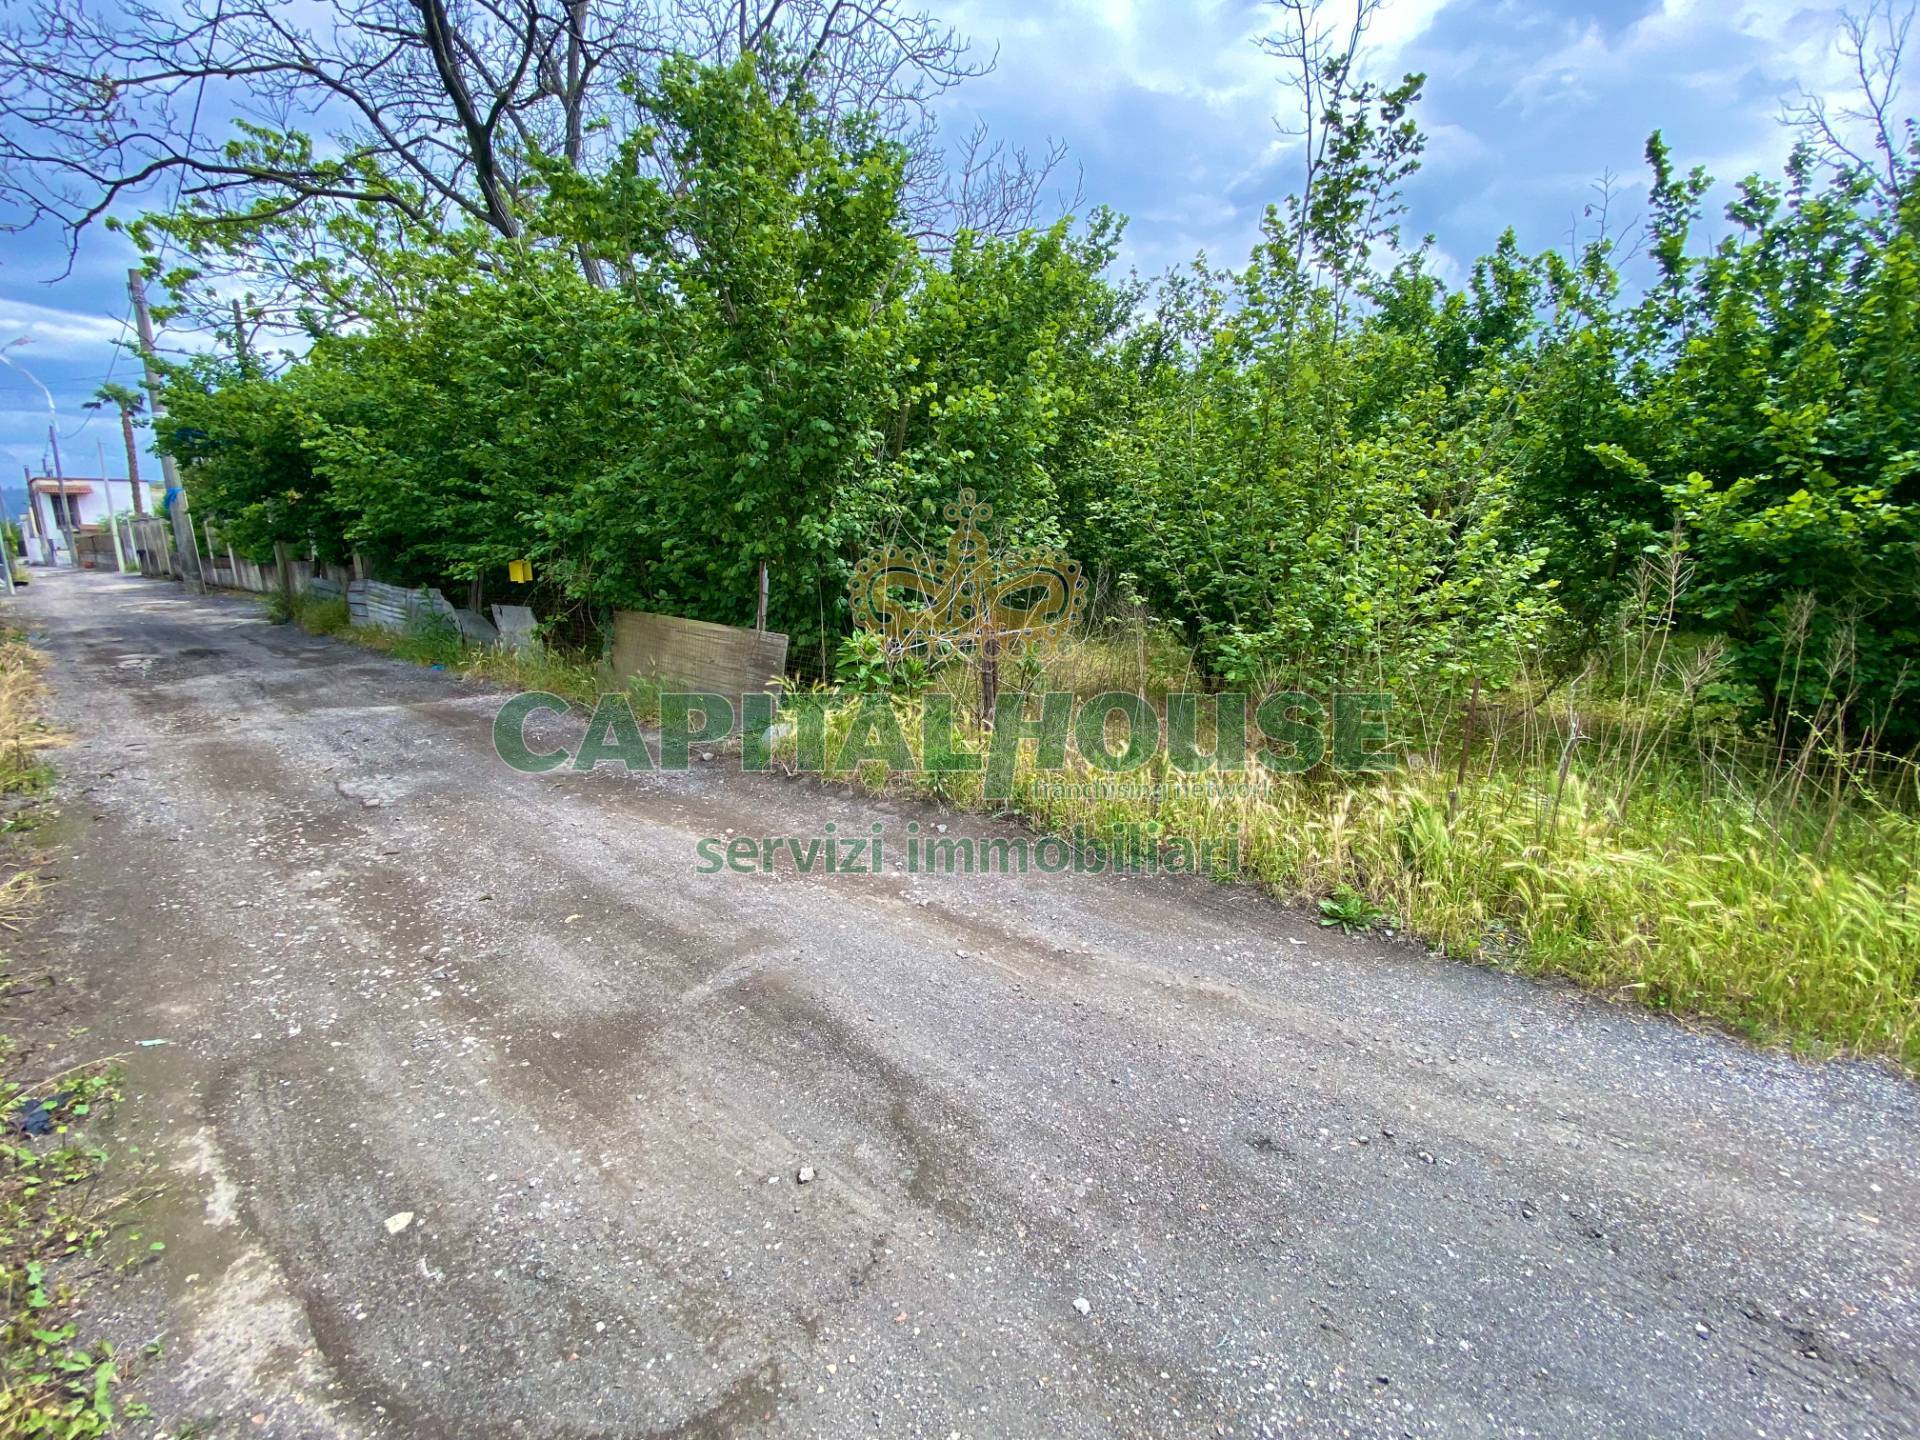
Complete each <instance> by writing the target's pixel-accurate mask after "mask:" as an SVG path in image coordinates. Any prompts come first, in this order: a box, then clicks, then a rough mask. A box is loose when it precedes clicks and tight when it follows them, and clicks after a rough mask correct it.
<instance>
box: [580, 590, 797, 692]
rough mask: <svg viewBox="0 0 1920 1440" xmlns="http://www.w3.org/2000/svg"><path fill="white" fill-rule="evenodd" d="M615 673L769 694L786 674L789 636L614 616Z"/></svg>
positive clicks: (674, 619) (665, 618) (627, 613)
mask: <svg viewBox="0 0 1920 1440" xmlns="http://www.w3.org/2000/svg"><path fill="white" fill-rule="evenodd" d="M612 659H613V669H614V673H615V674H616V675H618V676H620V677H621V678H622V679H626V678H628V677H630V676H635V675H638V676H641V677H643V678H645V679H649V680H657V681H659V682H660V683H661V684H664V685H674V686H683V687H685V688H686V689H688V690H704V691H709V692H711V693H713V694H715V695H729V696H732V695H742V694H745V693H746V692H748V691H750V690H764V689H766V688H767V687H768V686H769V685H770V684H772V683H773V682H774V681H776V680H778V679H780V678H781V677H782V676H783V675H784V674H785V673H786V666H787V637H786V636H784V635H781V634H779V633H777V632H775V631H772V630H743V629H740V628H739V627H737V626H733V625H712V624H709V623H707V622H706V621H704V620H683V619H681V618H680V617H678V616H676V615H655V614H651V613H649V612H647V611H644V610H616V611H614V612H613V656H612Z"/></svg>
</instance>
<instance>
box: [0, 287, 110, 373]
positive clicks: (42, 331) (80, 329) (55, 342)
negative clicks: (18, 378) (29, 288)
mask: <svg viewBox="0 0 1920 1440" xmlns="http://www.w3.org/2000/svg"><path fill="white" fill-rule="evenodd" d="M130 335H131V332H130V331H129V330H128V329H127V328H126V327H125V326H124V325H123V324H122V323H121V319H120V317H119V316H117V315H101V314H92V315H90V314H87V313H86V312H85V311H80V310H60V309H56V308H55V307H53V306H51V305H34V304H30V303H29V302H27V301H24V300H14V299H0V345H6V344H8V343H9V342H11V341H13V340H15V339H17V338H19V337H21V336H25V337H26V338H27V340H28V342H29V343H28V344H27V345H25V346H22V347H21V348H22V349H23V350H24V351H26V352H27V353H26V354H25V355H23V356H21V358H22V359H24V360H27V361H28V363H29V364H31V357H32V356H35V355H42V356H50V357H59V358H65V357H69V356H76V355H86V356H97V355H100V354H102V353H103V351H104V348H105V347H107V346H110V345H112V344H113V342H114V341H116V340H118V339H120V338H122V337H123V336H129V337H130Z"/></svg>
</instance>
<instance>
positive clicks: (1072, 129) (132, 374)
mask: <svg viewBox="0 0 1920 1440" xmlns="http://www.w3.org/2000/svg"><path fill="white" fill-rule="evenodd" d="M934 8H936V9H937V10H938V11H939V13H941V14H942V15H944V16H945V17H947V18H948V19H950V20H951V21H952V23H954V24H955V25H956V26H957V27H958V28H959V29H960V30H961V31H962V32H963V33H965V34H967V35H970V36H971V37H973V38H974V40H975V41H976V43H977V44H978V45H979V46H980V47H981V48H982V50H983V51H992V50H993V49H994V47H996V46H997V47H998V63H997V65H996V67H995V69H994V70H993V72H992V73H991V74H989V75H987V76H985V77H983V78H981V79H978V80H975V81H971V82H969V83H968V84H967V85H965V86H963V87H962V88H961V89H959V90H957V91H955V92H953V93H952V94H951V95H949V96H948V97H947V98H946V99H945V100H943V102H942V112H943V113H942V120H943V123H944V124H946V125H947V126H948V127H949V128H951V129H952V130H954V131H955V132H960V131H964V130H965V129H967V128H968V127H970V126H971V125H972V124H973V123H974V122H975V121H976V120H984V121H985V122H986V123H987V124H988V126H989V127H990V128H991V130H992V131H993V132H994V133H995V134H996V135H998V136H1002V137H1004V138H1006V139H1007V140H1009V141H1010V142H1013V143H1016V144H1025V145H1027V146H1028V147H1030V148H1032V149H1035V150H1039V149H1043V148H1044V147H1045V145H1046V143H1047V142H1048V141H1049V140H1050V139H1051V140H1059V141H1063V142H1065V143H1066V145H1067V146H1068V147H1069V149H1070V151H1071V153H1072V157H1073V163H1074V164H1075V165H1076V166H1077V170H1076V178H1077V179H1078V181H1079V183H1080V185H1081V186H1082V187H1083V190H1084V195H1085V198H1086V201H1087V202H1088V203H1101V204H1106V205H1109V206H1111V207H1112V208H1114V209H1115V210H1118V211H1120V212H1121V213H1122V214H1124V215H1126V216H1128V217H1129V227H1128V230H1127V239H1126V246H1125V249H1124V251H1123V256H1122V262H1123V264H1127V265H1131V266H1135V267H1137V268H1139V269H1140V270H1141V271H1142V272H1143V273H1146V274H1153V273H1157V272H1158V271H1160V270H1162V269H1164V268H1166V267H1167V266H1169V265H1173V264H1180V263H1183V262H1185V261H1188V260H1190V259H1192V258H1193V257H1194V256H1195V255H1196V254H1197V253H1199V252H1202V251H1204V252H1205V253H1206V254H1207V255H1208V256H1209V257H1210V258H1211V259H1212V260H1214V261H1215V262H1216V263H1222V264H1226V263H1235V264H1237V263H1239V262H1240V261H1242V260H1244V258H1245V256H1246V254H1247V251H1248V249H1249V248H1250V246H1251V245H1252V243H1253V241H1254V239H1255V237H1256V236H1257V233H1258V226H1259V220H1260V216H1261V214H1262V212H1263V211H1264V209H1265V207H1266V206H1267V205H1268V204H1269V203H1271V202H1273V201H1276V200H1278V199H1279V198H1280V197H1282V196H1283V195H1285V194H1286V193H1288V192H1289V191H1290V190H1291V189H1293V188H1294V186H1295V185H1296V183H1297V179H1298V175H1299V165H1300V155H1299V150H1298V147H1297V144H1296V143H1295V142H1293V141H1291V140H1289V139H1288V137H1287V136H1285V135H1284V134H1283V133H1281V131H1280V129H1279V128H1278V127H1277V126H1276V123H1275V118H1274V117H1275V115H1276V113H1278V112H1282V111H1283V110H1284V108H1285V107H1286V106H1287V104H1288V102H1289V100H1290V98H1291V92H1289V91H1287V90H1286V89H1285V88H1284V87H1283V85H1282V84H1281V74H1280V68H1279V62H1278V61H1276V60H1274V59H1272V58H1270V57H1269V56H1267V55H1265V54H1263V53H1262V51H1261V50H1260V48H1259V46H1258V44H1257V41H1258V39H1259V37H1260V36H1261V35H1263V34H1265V33H1267V32H1268V31H1270V30H1271V29H1272V28H1273V24H1274V22H1275V19H1276V16H1275V14H1274V12H1273V11H1272V10H1271V9H1269V8H1268V7H1267V6H1266V5H1264V4H1262V3H1258V0H1188V3H1152V0H1053V3H1048V0H953V3H946V4H940V3H939V0H934ZM1838 19H1839V11H1838V9H1836V8H1829V7H1824V6H1819V5H1807V4H1799V3H1794V0H1658V3H1631V0H1621V3H1612V4H1589V3H1574V0H1386V4H1385V7H1384V9H1383V10H1382V11H1381V13H1380V15H1379V17H1378V19H1377V21H1376V24H1375V26H1374V29H1373V32H1372V34H1371V36H1370V49H1369V54H1368V60H1367V65H1368V67H1369V69H1370V71H1371V73H1373V74H1374V75H1377V76H1380V77H1386V78H1397V77H1398V76H1399V75H1400V74H1401V73H1403V72H1405V71H1409V70H1418V71H1422V72H1424V73H1425V74H1426V76H1427V81H1426V91H1425V99H1424V101H1423V102H1422V104H1421V107H1420V109H1419V112H1418V114H1419V118H1420V120H1421V123H1422V125H1423V127H1424V129H1425V130H1426V131H1427V134H1428V136H1429V141H1428V147H1427V153H1426V157H1425V162H1424V165H1423V168H1422V170H1421V172H1420V174H1419V175H1418V176H1416V177H1415V178H1414V180H1413V181H1412V182H1411V184H1410V185H1409V187H1408V193H1407V199H1408V205H1409V214H1408V215H1407V217H1406V221H1405V223H1406V227H1407V229H1408V231H1409V232H1410V233H1411V234H1412V235H1414V236H1419V235H1422V234H1431V235H1432V236H1433V237H1434V244H1435V252H1434V263H1433V267H1432V268H1434V270H1435V271H1436V273H1438V274H1439V275H1440V276H1441V277H1442V278H1443V279H1447V280H1457V279H1459V278H1460V277H1461V276H1463V275H1464V274H1465V273H1466V270H1467V268H1468V267H1470V266H1471V264H1472V261H1473V258H1474V257H1475V256H1476V255H1478V254H1480V253H1481V252H1483V251H1484V250H1486V249H1488V248H1490V247H1491V245H1492V244H1493V242H1494V240H1495V239H1496V238H1497V237H1498V235H1499V234H1500V232H1501V230H1502V229H1504V228H1505V227H1507V226H1509V225H1511V226H1512V227H1513V228H1514V229H1515V230H1516V232H1517V233H1518V235H1519V239H1520V242H1521V244H1522V246H1523V247H1524V248H1526V249H1529V250H1539V249H1545V248H1548V247H1552V246H1562V247H1564V246H1566V245H1567V244H1568V243H1569V237H1570V235H1572V234H1573V233H1574V232H1575V231H1576V230H1578V229H1580V227H1585V230H1584V231H1583V232H1582V233H1590V232H1591V229H1592V226H1593V225H1594V223H1595V221H1594V218H1593V216H1592V215H1591V214H1590V213H1589V207H1590V206H1591V205H1592V202H1593V201H1594V200H1595V198H1596V195H1597V192H1596V190H1595V188H1594V187H1595V185H1596V182H1598V181H1599V180H1600V179H1601V178H1602V177H1603V176H1606V175H1609V174H1610V175H1612V176H1613V177H1614V195H1613V201H1612V211H1611V217H1610V218H1611V222H1612V224H1613V225H1615V226H1616V227H1617V226H1620V225H1623V224H1625V225H1630V224H1631V223H1632V221H1633V220H1634V218H1635V217H1636V216H1637V215H1638V214H1639V211H1640V207H1641V205H1642V203H1643V201H1644V197H1645V190H1646V184H1645V167H1644V164H1643V162H1642V158H1641V157H1642V152H1643V149H1644V146H1645V142H1646V137H1647V134H1648V132H1650V131H1651V130H1653V129H1655V128H1658V129H1661V130H1662V131H1664V132H1665V135H1666V138H1667V140H1668V142H1669V144H1670V145H1671V146H1672V147H1673V149H1674V152H1675V158H1676V160H1677V161H1678V162H1679V163H1680V165H1681V166H1682V167H1691V166H1692V165H1695V164H1701V165H1704V166H1706V167H1707V169H1708V170H1709V171H1710V172H1712V173H1713V174H1714V175H1716V176H1719V177H1722V178H1723V179H1724V178H1729V177H1734V178H1737V177H1738V176H1740V175H1743V174H1746V173H1748V172H1750V171H1753V170H1760V171H1763V172H1772V171H1776V170H1777V169H1778V167H1779V165H1780V163H1781V161H1782V160H1783V159H1784V158H1785V155H1786V153H1787V150H1788V148H1789V146H1790V144H1791V136H1790V134H1789V132H1787V131H1786V130H1785V129H1784V128H1783V127H1782V126H1781V125H1780V123H1779V118H1778V117H1779V114H1780V110H1781V106H1782V104H1783V102H1785V101H1789V100H1791V99H1793V98H1794V96H1795V95H1796V93H1797V91H1798V90H1799V88H1800V87H1802V86H1805V87H1808V88H1810V89H1813V90H1817V91H1821V92H1823V93H1829V94H1832V93H1836V92H1837V91H1838V90H1839V88H1840V86H1841V84H1842V81H1843V78H1844V64H1843V61H1842V58H1841V57H1840V56H1839V54H1838V52H1837V49H1836V46H1835V44H1834V41H1835V36H1836V32H1837V23H1838ZM163 199H164V196H162V195H156V196H152V197H149V202H148V203H149V204H158V203H159V202H160V201H161V200H163ZM133 259H134V256H133V253H132V250H131V247H130V246H129V245H128V244H127V242H126V241H125V240H124V239H123V238H121V237H119V236H117V235H114V234H112V233H110V232H108V231H105V230H96V231H92V232H89V233H87V234H86V235H84V236H83V237H82V240H81V243H80V248H79V251H78V254H77V255H76V256H75V257H74V261H73V265H72V269H71V273H69V274H67V275H65V276H64V278H60V277H61V272H62V271H63V270H64V269H66V267H67V254H66V250H65V246H64V243H63V242H62V240H61V238H60V237H59V236H58V235H56V234H53V233H51V232H30V233H28V234H26V235H10V236H0V346H6V345H8V344H9V342H11V341H13V340H15V339H17V338H18V337H21V336H25V337H27V339H28V343H27V344H25V345H21V346H16V347H14V348H11V349H7V350H6V351H5V356H6V358H7V359H9V360H11V361H13V362H15V363H16V364H18V365H20V366H24V367H25V368H26V369H27V370H29V371H31V372H32V373H33V374H34V375H35V376H36V377H37V378H38V379H39V380H40V381H41V382H43V383H44V384H45V385H46V386H47V388H48V389H49V390H50V391H51V393H52V396H53V401H54V405H55V409H56V415H57V428H58V431H59V435H60V447H61V453H62V457H63V459H64V461H65V465H66V470H67V473H68V474H70V475H72V474H83V473H84V474H88V475H92V474H97V473H99V465H100V462H99V459H98V455H99V449H98V448H97V447H96V442H99V443H100V445H101V446H103V447H104V450H105V457H106V465H107V469H108V473H109V474H110V475H112V476H114V477H124V476H125V474H126V458H125V451H124V448H123V446H122V444H121V439H120V433H119V425H118V423H117V420H116V419H115V418H114V417H113V415H112V414H111V412H90V411H87V410H85V409H84V408H82V407H83V403H84V402H85V401H86V400H87V399H88V398H89V397H90V396H91V395H92V393H93V391H94V389H95V387H96V386H98V385H99V383H100V382H101V381H102V380H103V379H105V378H109V376H110V377H111V378H112V379H114V380H116V381H120V382H122V383H126V382H130V381H133V380H135V379H136V378H137V376H138V374H139V364H138V362H137V361H136V360H134V359H133V358H132V357H131V356H130V355H128V354H127V353H125V352H124V351H120V350H119V349H118V348H117V347H116V345H115V341H116V340H117V339H119V338H121V337H123V336H125V335H126V334H127V333H128V331H127V329H126V326H127V317H128V304H127V294H126V271H127V267H128V266H129V264H131V263H132V262H133ZM49 282H51V283H49ZM161 344H162V347H163V348H175V347H178V348H197V347H198V346H199V345H201V344H204V341H203V340H199V339H197V338H196V337H191V336H166V335H163V336H162V339H161ZM47 425H48V411H47V405H46V402H45V401H44V400H43V399H42V397H41V395H40V393H39V391H38V390H37V389H35V387H34V386H33V385H32V384H31V383H29V382H28V381H27V380H26V379H25V378H24V377H22V376H21V375H20V374H19V373H17V372H16V371H14V370H11V369H8V368H6V367H4V366H0V452H4V453H0V483H4V484H5V485H6V487H7V488H8V489H9V490H11V489H12V488H13V487H15V486H17V485H19V484H20V483H21V481H20V478H19V477H20V474H21V466H22V465H23V464H24V465H27V466H31V467H32V468H33V470H34V472H35V473H40V472H41V469H42V464H43V458H44V456H45V454H46V450H47V442H46V431H47ZM141 463H142V474H143V477H146V478H157V476H158V466H157V464H156V463H155V461H154V460H153V458H152V456H151V455H150V454H147V455H145V456H143V458H142V462H141Z"/></svg>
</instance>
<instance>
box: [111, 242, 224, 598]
mask: <svg viewBox="0 0 1920 1440" xmlns="http://www.w3.org/2000/svg"><path fill="white" fill-rule="evenodd" d="M127 296H128V298H129V299H131V300H132V301H133V316H134V321H135V323H136V325H137V326H138V328H139V332H140V362H141V365H142V366H143V367H144V369H145V371H146V377H147V408H148V410H149V412H150V413H151V414H152V416H153V425H154V430H155V431H156V432H157V431H158V430H159V428H160V420H161V417H162V416H164V415H165V414H166V413H167V407H166V406H165V405H164V404H162V403H161V400H160V369H159V367H158V366H157V365H155V364H154V363H153V356H154V341H153V316H152V315H150V314H148V313H147V282H146V280H145V279H144V277H142V275H141V274H140V271H139V269H138V268H137V267H136V268H135V269H132V270H129V271H127ZM160 473H161V475H162V476H164V477H165V478H166V482H167V492H168V493H169V494H170V495H172V496H173V504H172V506H171V507H170V510H169V513H170V514H171V515H172V518H173V545H174V549H175V550H176V551H187V550H191V551H192V552H193V564H194V568H195V569H196V570H198V571H199V572H200V584H201V586H202V587H203V588H204V587H205V585H206V583H207V572H206V567H205V566H204V565H203V564H202V563H201V560H200V546H199V544H198V543H196V541H195V540H194V538H193V521H192V519H191V518H189V517H188V515H187V492H186V490H185V489H184V488H182V486H181V484H180V471H179V469H178V468H177V467H176V466H175V465H174V463H173V456H171V455H167V454H162V455H161V457H160ZM186 573H187V570H186V561H185V556H184V555H182V556H181V564H180V574H181V577H182V578H185V576H186Z"/></svg>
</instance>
